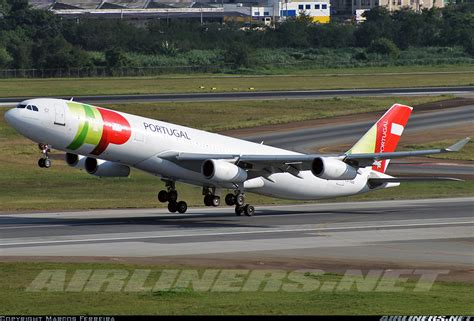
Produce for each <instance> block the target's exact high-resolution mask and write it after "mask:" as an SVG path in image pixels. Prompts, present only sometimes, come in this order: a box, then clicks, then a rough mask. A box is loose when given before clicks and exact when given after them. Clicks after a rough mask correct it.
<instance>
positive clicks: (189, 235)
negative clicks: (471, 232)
mask: <svg viewBox="0 0 474 321" xmlns="http://www.w3.org/2000/svg"><path fill="white" fill-rule="evenodd" d="M462 224H474V221H461V222H451V223H449V222H446V223H445V222H443V223H415V224H393V225H365V226H355V227H326V228H324V227H323V228H297V229H272V230H254V231H233V232H219V233H196V234H173V235H150V236H131V237H111V238H92V239H71V240H54V241H36V242H12V243H0V246H12V245H36V244H58V243H83V242H108V241H128V240H140V239H160V238H175V237H181V238H183V237H202V236H226V235H245V234H268V233H287V232H318V231H334V232H337V231H347V230H362V229H387V228H407V227H417V226H423V227H433V226H450V225H462Z"/></svg>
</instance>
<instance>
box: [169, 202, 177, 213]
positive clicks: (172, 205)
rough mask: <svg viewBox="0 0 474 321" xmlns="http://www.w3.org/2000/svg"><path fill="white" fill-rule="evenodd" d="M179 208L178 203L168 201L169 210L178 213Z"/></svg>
mask: <svg viewBox="0 0 474 321" xmlns="http://www.w3.org/2000/svg"><path fill="white" fill-rule="evenodd" d="M177 210H178V203H176V202H171V201H170V202H169V203H168V211H170V213H176V211H177Z"/></svg>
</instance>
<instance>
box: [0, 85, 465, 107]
mask: <svg viewBox="0 0 474 321" xmlns="http://www.w3.org/2000/svg"><path fill="white" fill-rule="evenodd" d="M443 94H446V95H458V96H463V95H468V96H469V95H474V86H447V87H412V88H373V89H333V90H279V91H276V90H275V91H249V92H219V93H186V94H148V95H104V96H75V97H74V100H77V101H80V102H84V103H89V104H99V103H101V104H115V103H139V102H170V101H173V102H174V101H176V102H178V101H184V102H186V101H236V100H275V99H316V98H328V97H344V96H367V97H368V96H385V97H386V96H405V95H410V96H416V95H424V96H429V95H443ZM28 98H31V97H9V98H0V107H1V106H3V107H6V106H11V105H14V104H17V103H18V102H20V101H23V100H25V99H28ZM55 98H63V99H70V98H71V97H55Z"/></svg>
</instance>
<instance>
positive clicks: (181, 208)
mask: <svg viewBox="0 0 474 321" xmlns="http://www.w3.org/2000/svg"><path fill="white" fill-rule="evenodd" d="M176 206H177V210H178V213H180V214H184V213H186V211H187V210H188V204H186V202H184V201H179V202H178V204H177V205H176Z"/></svg>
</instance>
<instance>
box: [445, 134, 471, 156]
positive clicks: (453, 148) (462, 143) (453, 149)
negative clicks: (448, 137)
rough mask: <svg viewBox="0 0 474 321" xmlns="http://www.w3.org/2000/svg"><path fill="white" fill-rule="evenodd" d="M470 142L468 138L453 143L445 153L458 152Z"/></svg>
mask: <svg viewBox="0 0 474 321" xmlns="http://www.w3.org/2000/svg"><path fill="white" fill-rule="evenodd" d="M470 140H471V138H470V137H466V138H463V139H461V140H460V141H458V142H457V143H454V144H453V145H451V146H449V147H448V148H446V151H447V152H459V151H460V150H461V149H462V148H463V147H464V146H465V145H466V144H467V143H468V142H469V141H470Z"/></svg>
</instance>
